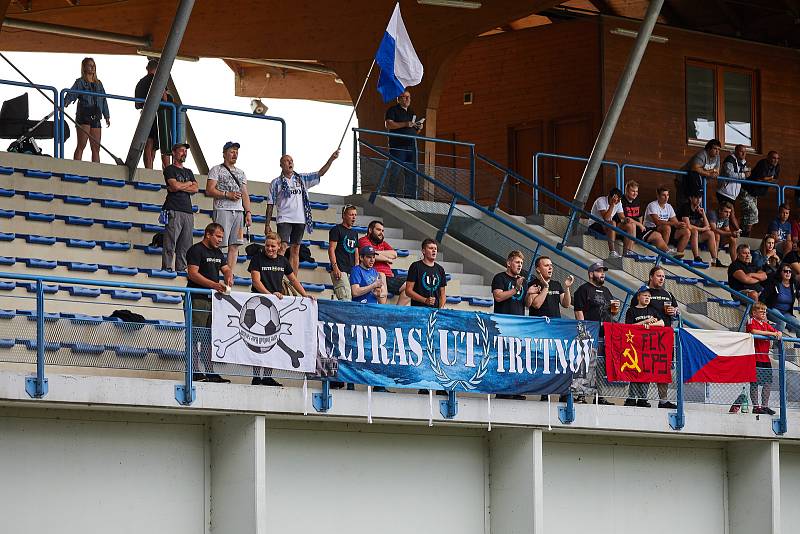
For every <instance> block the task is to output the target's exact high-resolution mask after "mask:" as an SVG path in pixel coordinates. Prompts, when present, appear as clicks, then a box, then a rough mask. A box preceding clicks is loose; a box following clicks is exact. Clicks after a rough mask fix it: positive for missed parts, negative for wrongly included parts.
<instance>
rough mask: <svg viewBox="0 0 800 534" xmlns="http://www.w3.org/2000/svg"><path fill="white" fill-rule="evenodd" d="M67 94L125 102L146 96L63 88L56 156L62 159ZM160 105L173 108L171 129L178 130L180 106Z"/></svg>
mask: <svg viewBox="0 0 800 534" xmlns="http://www.w3.org/2000/svg"><path fill="white" fill-rule="evenodd" d="M67 95H79V96H80V95H88V96H102V97H105V98H108V99H110V100H122V101H125V102H140V103H141V102H144V98H134V97H132V96H125V95H114V94H108V93H98V92H94V91H80V90H78V89H62V90H61V91H60V92H59V94H58V109H59V110H61V113H60V114H59V122H58V128H59V131H60V135H59V145H58V146H59V150H58V155H57V156H56V157H58V158H62V159H63V158H64V142H65V139H64V123H65V119H66V115H65V113H64V108H65V103H66V99H67ZM159 107H164V108H167V109H171V110H172V113H171V117H170V119H171V120H170V126H171V128H172V129H171V131H173V132H176V131H177V124H178V119H177V115H178V113H177V111H178V107H177V106H176V105H175V104H173V103H172V102H164V101H161V102H159Z"/></svg>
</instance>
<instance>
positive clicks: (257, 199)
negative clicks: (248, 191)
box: [250, 195, 266, 204]
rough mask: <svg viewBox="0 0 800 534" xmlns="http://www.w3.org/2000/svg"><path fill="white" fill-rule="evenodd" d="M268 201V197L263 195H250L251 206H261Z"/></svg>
mask: <svg viewBox="0 0 800 534" xmlns="http://www.w3.org/2000/svg"><path fill="white" fill-rule="evenodd" d="M265 200H266V197H263V196H261V195H250V203H251V204H261V203H262V202H264V201H265Z"/></svg>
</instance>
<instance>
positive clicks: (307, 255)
mask: <svg viewBox="0 0 800 534" xmlns="http://www.w3.org/2000/svg"><path fill="white" fill-rule="evenodd" d="M284 256H286V259H287V260H288V259H289V249H288V248H287V249H286V253H285V254H284ZM299 256H300V261H307V262H310V263H316V261H315V260H314V256H312V255H311V249H310V248H309V247H308V245H300V254H299Z"/></svg>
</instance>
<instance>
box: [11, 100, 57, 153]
mask: <svg viewBox="0 0 800 534" xmlns="http://www.w3.org/2000/svg"><path fill="white" fill-rule="evenodd" d="M52 116H53V112H50V113H48V114H47V116H45V117H44V118H43V119H41V120H39V121H34V120H30V119H28V94H27V93H24V94H21V95H19V96H18V97H16V98H12V99H11V100H6V101H5V102H3V107H2V108H1V109H0V139H14V141H13V142H12V143H11V144H10V145H9V146H8V152H16V153H20V154H32V155H35V156H45V155H47V154H43V153H42V149H41V148H40V147H39V145H38V144H37V143H36V139H52V138H53V137H54V132H55V127H56V126H55V122H54V121H51V120H49V119H50V118H51V117H52ZM69 135H70V130H69V125H68V124H65V125H64V139H65V140H66V139H69Z"/></svg>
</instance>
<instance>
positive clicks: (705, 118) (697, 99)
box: [686, 65, 717, 141]
mask: <svg viewBox="0 0 800 534" xmlns="http://www.w3.org/2000/svg"><path fill="white" fill-rule="evenodd" d="M715 92H716V91H715V87H714V70H713V69H709V68H705V67H698V66H695V65H687V66H686V108H687V109H686V121H687V122H686V131H687V133H688V135H689V139H698V140H701V141H708V140H709V139H714V138H715V137H716V131H717V121H716V110H715V107H716V106H715V105H714V93H715Z"/></svg>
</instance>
